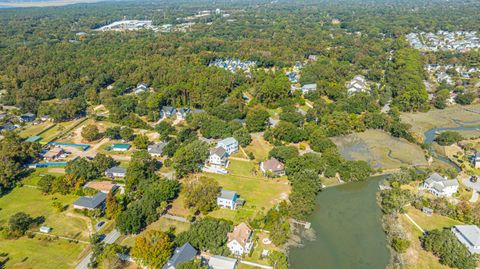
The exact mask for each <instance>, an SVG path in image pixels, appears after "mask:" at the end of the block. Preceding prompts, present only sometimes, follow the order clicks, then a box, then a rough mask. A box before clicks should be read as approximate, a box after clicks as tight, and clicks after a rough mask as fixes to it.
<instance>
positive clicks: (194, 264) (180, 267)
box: [175, 261, 208, 269]
mask: <svg viewBox="0 0 480 269" xmlns="http://www.w3.org/2000/svg"><path fill="white" fill-rule="evenodd" d="M175 269H208V266H207V265H202V263H201V262H200V261H188V262H181V263H179V264H177V266H176V267H175Z"/></svg>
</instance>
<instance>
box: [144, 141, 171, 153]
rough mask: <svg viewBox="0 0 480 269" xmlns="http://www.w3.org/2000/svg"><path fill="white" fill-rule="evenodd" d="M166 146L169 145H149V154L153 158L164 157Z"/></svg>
mask: <svg viewBox="0 0 480 269" xmlns="http://www.w3.org/2000/svg"><path fill="white" fill-rule="evenodd" d="M166 145H167V143H165V142H160V143H156V144H154V145H149V146H148V147H147V150H148V153H150V155H151V156H153V157H160V156H162V153H163V149H164V148H165V146H166Z"/></svg>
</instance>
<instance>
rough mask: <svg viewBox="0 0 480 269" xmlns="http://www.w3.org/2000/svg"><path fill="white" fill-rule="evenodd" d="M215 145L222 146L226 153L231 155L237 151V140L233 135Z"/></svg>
mask: <svg viewBox="0 0 480 269" xmlns="http://www.w3.org/2000/svg"><path fill="white" fill-rule="evenodd" d="M217 147H222V148H224V149H225V150H226V151H227V154H228V155H232V153H235V152H237V151H238V141H237V140H236V139H235V138H233V137H228V138H225V139H223V140H221V141H219V142H218V143H217Z"/></svg>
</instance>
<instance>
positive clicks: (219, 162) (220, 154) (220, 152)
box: [208, 147, 228, 167]
mask: <svg viewBox="0 0 480 269" xmlns="http://www.w3.org/2000/svg"><path fill="white" fill-rule="evenodd" d="M208 163H209V164H210V165H216V166H223V167H227V166H228V154H227V151H226V150H225V149H224V148H223V147H216V148H214V149H212V150H211V151H210V156H209V157H208Z"/></svg>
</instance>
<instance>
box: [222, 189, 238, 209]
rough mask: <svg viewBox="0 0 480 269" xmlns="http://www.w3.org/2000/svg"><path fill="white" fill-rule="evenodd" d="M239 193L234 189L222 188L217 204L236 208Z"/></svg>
mask: <svg viewBox="0 0 480 269" xmlns="http://www.w3.org/2000/svg"><path fill="white" fill-rule="evenodd" d="M237 198H238V195H237V193H236V192H234V191H227V190H221V192H220V195H219V196H218V197H217V205H218V206H219V207H222V208H228V209H232V210H234V209H235V208H236V204H235V202H236V201H237Z"/></svg>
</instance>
